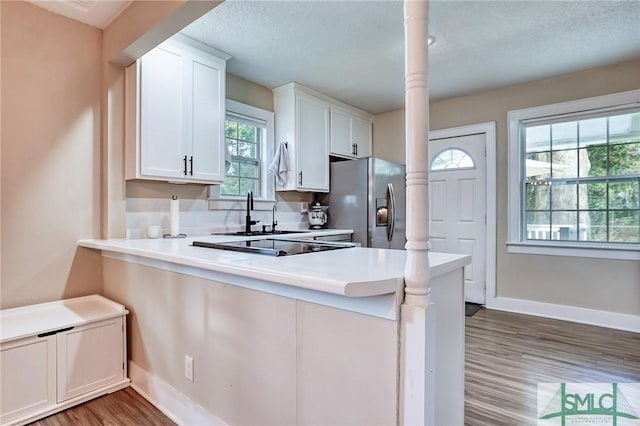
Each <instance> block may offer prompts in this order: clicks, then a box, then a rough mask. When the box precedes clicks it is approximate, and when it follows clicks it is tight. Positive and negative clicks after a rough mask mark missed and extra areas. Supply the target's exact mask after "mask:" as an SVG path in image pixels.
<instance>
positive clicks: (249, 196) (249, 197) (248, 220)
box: [244, 191, 260, 235]
mask: <svg viewBox="0 0 640 426" xmlns="http://www.w3.org/2000/svg"><path fill="white" fill-rule="evenodd" d="M251 210H253V192H252V191H249V192H247V217H246V218H245V224H244V232H245V234H247V235H248V234H251V225H255V224H256V223H258V222H260V221H259V220H251Z"/></svg>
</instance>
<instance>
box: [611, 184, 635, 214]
mask: <svg viewBox="0 0 640 426" xmlns="http://www.w3.org/2000/svg"><path fill="white" fill-rule="evenodd" d="M639 185H640V179H636V180H635V181H627V182H616V183H610V184H609V208H610V209H638V187H639Z"/></svg>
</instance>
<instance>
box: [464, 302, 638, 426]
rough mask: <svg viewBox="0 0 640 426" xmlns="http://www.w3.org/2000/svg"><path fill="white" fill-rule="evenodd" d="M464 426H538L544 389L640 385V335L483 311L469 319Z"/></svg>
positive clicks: (466, 326) (466, 323)
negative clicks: (541, 386)
mask: <svg viewBox="0 0 640 426" xmlns="http://www.w3.org/2000/svg"><path fill="white" fill-rule="evenodd" d="M465 321H466V322H465V328H466V347H465V349H466V354H465V358H466V362H465V380H466V383H465V424H466V425H468V426H485V425H486V426H489V425H490V426H499V425H519V426H520V425H535V424H536V423H537V420H536V417H537V386H538V383H561V382H565V383H599V382H604V383H612V382H617V383H624V382H640V334H638V333H631V332H625V331H619V330H612V329H607V328H602V327H595V326H590V325H585V324H575V323H571V322H566V321H560V320H554V319H548V318H541V317H534V316H529V315H521V314H514V313H509V312H500V311H492V310H487V309H482V310H480V311H479V312H478V313H476V314H475V315H474V316H472V317H466V319H465Z"/></svg>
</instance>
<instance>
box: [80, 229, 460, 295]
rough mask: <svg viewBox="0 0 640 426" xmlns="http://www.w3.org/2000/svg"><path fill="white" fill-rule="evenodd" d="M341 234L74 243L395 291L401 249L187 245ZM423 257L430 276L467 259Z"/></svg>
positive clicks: (305, 282)
mask: <svg viewBox="0 0 640 426" xmlns="http://www.w3.org/2000/svg"><path fill="white" fill-rule="evenodd" d="M345 233H352V231H351V230H320V231H314V232H304V233H300V234H287V235H279V236H277V237H275V236H268V237H235V236H224V235H205V236H190V237H187V238H179V239H162V238H160V239H135V240H127V239H112V240H81V241H79V242H78V245H79V246H81V247H86V248H91V249H97V250H102V251H103V252H112V253H120V254H125V255H130V256H138V257H142V258H146V259H153V260H158V261H162V262H168V263H172V264H176V265H184V266H190V267H196V268H201V269H204V270H210V271H217V272H222V273H228V274H232V275H237V276H240V277H247V278H254V279H259V280H264V281H268V282H273V283H277V284H284V285H289V286H293V287H297V288H303V289H308V290H314V291H319V292H324V293H329V294H336V295H341V296H348V297H364V296H376V295H382V294H389V293H395V292H396V291H398V282H399V280H401V279H402V278H403V276H404V267H405V260H406V252H405V251H404V250H385V249H374V248H364V247H352V248H346V249H340V250H329V251H323V252H317V253H305V254H298V255H293V256H282V257H276V256H268V255H260V254H253V253H241V252H233V251H224V250H216V249H209V248H202V247H193V246H191V243H192V242H193V241H207V242H212V243H217V242H225V241H238V240H243V239H257V238H281V239H287V238H292V239H295V238H305V237H306V238H309V237H312V236H313V237H318V236H328V235H338V234H345ZM429 261H430V264H431V276H432V277H436V276H439V275H442V274H445V273H447V272H450V271H452V270H455V269H457V268H460V267H463V266H464V265H466V264H467V263H468V262H469V256H466V255H457V254H446V253H430V254H429Z"/></svg>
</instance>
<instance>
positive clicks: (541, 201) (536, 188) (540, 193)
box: [525, 182, 551, 211]
mask: <svg viewBox="0 0 640 426" xmlns="http://www.w3.org/2000/svg"><path fill="white" fill-rule="evenodd" d="M526 190H527V199H526V206H525V208H526V209H527V211H532V210H549V208H550V200H551V187H550V186H549V185H538V184H536V183H535V182H533V183H527V189H526Z"/></svg>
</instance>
